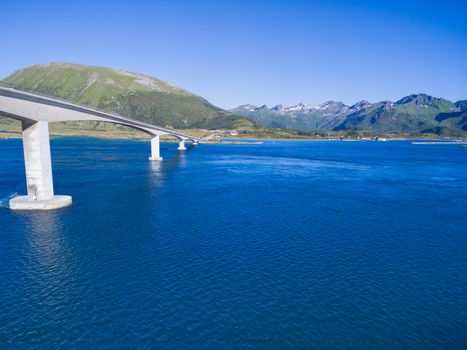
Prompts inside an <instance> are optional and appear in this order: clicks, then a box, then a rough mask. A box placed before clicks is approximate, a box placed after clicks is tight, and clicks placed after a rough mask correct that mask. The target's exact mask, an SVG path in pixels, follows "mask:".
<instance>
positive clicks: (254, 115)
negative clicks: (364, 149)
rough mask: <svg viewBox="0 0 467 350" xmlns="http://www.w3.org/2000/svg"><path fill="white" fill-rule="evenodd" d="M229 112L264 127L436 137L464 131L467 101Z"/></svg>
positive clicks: (412, 99) (425, 99)
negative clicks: (405, 133) (430, 135)
mask: <svg viewBox="0 0 467 350" xmlns="http://www.w3.org/2000/svg"><path fill="white" fill-rule="evenodd" d="M230 111H231V112H232V113H235V114H238V115H243V116H245V117H248V118H251V119H252V120H253V121H256V122H257V123H259V124H260V125H262V126H264V127H267V128H281V129H298V130H311V131H316V130H367V131H372V132H377V133H384V132H412V133H420V132H421V133H428V132H429V133H437V134H452V133H459V132H462V131H464V132H465V131H467V101H465V100H464V101H457V102H455V103H454V102H451V101H448V100H446V99H443V98H437V97H432V96H429V95H427V94H414V95H410V96H407V97H404V98H402V99H400V100H399V101H396V102H392V101H381V102H377V103H371V102H368V101H360V102H357V103H355V104H354V105H351V106H348V105H345V104H344V103H342V102H335V101H328V102H325V103H323V104H319V105H310V104H303V103H299V104H297V105H294V106H290V107H284V106H282V105H277V106H275V107H272V108H268V107H267V106H266V105H263V106H253V105H249V104H246V105H241V106H239V107H236V108H233V109H231V110H230Z"/></svg>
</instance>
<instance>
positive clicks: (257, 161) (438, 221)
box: [0, 138, 467, 350]
mask: <svg viewBox="0 0 467 350" xmlns="http://www.w3.org/2000/svg"><path fill="white" fill-rule="evenodd" d="M51 144H52V159H53V171H54V181H55V192H56V194H67V195H72V196H73V205H72V206H71V207H69V208H66V209H62V210H58V211H51V212H12V211H10V210H9V209H8V200H9V198H11V197H12V196H14V195H16V194H24V193H25V191H26V186H25V179H24V163H23V154H22V152H23V151H22V143H21V140H0V348H1V349H35V348H38V349H59V348H63V349H66V348H74V349H78V348H80V349H97V348H99V349H117V348H118V349H120V348H125V349H136V348H151V349H242V350H243V349H364V348H367V349H397V348H399V349H402V348H403V349H466V348H467V149H465V148H464V149H463V148H461V147H459V146H457V145H442V146H441V145H412V144H410V143H409V142H395V141H394V142H392V141H391V142H273V141H271V142H265V143H264V144H262V145H199V146H197V147H195V148H194V149H189V150H187V151H186V152H183V153H179V152H178V151H177V150H176V144H175V143H165V144H162V146H161V152H162V156H163V157H164V161H163V162H162V163H158V162H150V161H149V160H148V156H149V152H150V146H149V142H141V141H115V140H113V141H110V140H99V139H91V138H60V139H54V140H52V141H51Z"/></svg>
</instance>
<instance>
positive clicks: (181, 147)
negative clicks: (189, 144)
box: [177, 140, 186, 151]
mask: <svg viewBox="0 0 467 350" xmlns="http://www.w3.org/2000/svg"><path fill="white" fill-rule="evenodd" d="M177 149H178V150H179V151H184V150H186V147H185V140H181V141H180V142H179V143H178V148H177Z"/></svg>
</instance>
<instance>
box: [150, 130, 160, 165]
mask: <svg viewBox="0 0 467 350" xmlns="http://www.w3.org/2000/svg"><path fill="white" fill-rule="evenodd" d="M149 160H162V157H161V151H160V139H159V135H156V136H154V137H153V138H152V139H151V156H150V157H149Z"/></svg>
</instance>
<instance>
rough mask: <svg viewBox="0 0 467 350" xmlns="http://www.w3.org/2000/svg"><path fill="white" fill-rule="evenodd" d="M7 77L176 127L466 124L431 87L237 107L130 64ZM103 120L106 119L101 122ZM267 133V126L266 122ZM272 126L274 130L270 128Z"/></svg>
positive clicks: (413, 128)
mask: <svg viewBox="0 0 467 350" xmlns="http://www.w3.org/2000/svg"><path fill="white" fill-rule="evenodd" d="M1 83H3V84H8V85H12V86H15V87H17V88H19V89H22V90H26V91H33V92H38V93H42V94H46V95H49V96H52V97H57V98H62V99H65V100H68V101H71V102H75V103H77V104H80V105H85V106H89V107H92V108H96V109H101V110H104V111H107V112H112V113H116V114H119V115H122V116H125V117H129V118H132V119H136V120H141V121H144V122H148V123H152V124H156V125H159V126H163V127H169V128H170V127H172V128H176V129H189V128H201V129H238V130H243V131H246V132H251V131H255V130H256V131H257V130H260V128H259V126H262V127H265V128H270V129H285V130H291V129H294V130H303V131H320V130H335V131H341V130H366V131H370V132H375V133H385V132H404V133H406V132H409V133H435V134H440V135H458V134H459V133H461V134H462V133H465V132H467V100H464V101H457V102H455V103H454V102H451V101H448V100H446V99H443V98H436V97H432V96H429V95H426V94H417V95H410V96H407V97H404V98H402V99H400V100H399V101H396V102H391V101H381V102H377V103H371V102H368V101H360V102H357V103H355V104H354V105H351V106H348V105H346V104H344V103H342V102H335V101H328V102H326V103H323V104H320V105H310V104H303V103H300V104H297V105H294V106H290V107H284V106H282V105H278V106H275V107H272V108H268V107H267V106H265V105H263V106H259V107H258V106H253V105H242V106H239V107H237V108H234V109H231V110H230V111H227V110H224V109H222V108H219V107H216V106H214V105H212V104H211V103H209V102H208V101H207V100H206V99H204V98H202V97H200V96H197V95H195V94H193V93H190V92H188V91H187V90H184V89H182V88H179V87H176V86H174V85H172V84H169V83H167V82H165V81H163V80H160V79H157V78H154V77H151V76H148V75H145V74H140V73H134V72H130V71H127V70H121V69H112V68H106V67H95V66H87V65H80V64H72V63H48V64H39V65H35V66H31V67H28V68H24V69H20V70H18V71H16V72H14V73H13V74H11V75H10V76H8V77H7V78H5V79H4V80H2V81H1ZM96 125H99V123H97V124H96ZM263 132H265V133H267V132H268V131H267V130H263ZM269 132H271V130H269Z"/></svg>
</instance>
